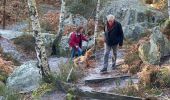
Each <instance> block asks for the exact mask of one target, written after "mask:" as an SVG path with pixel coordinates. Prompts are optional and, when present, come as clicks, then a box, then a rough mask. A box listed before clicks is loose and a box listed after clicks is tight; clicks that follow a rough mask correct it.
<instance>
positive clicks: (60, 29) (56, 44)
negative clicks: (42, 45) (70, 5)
mask: <svg viewBox="0 0 170 100" xmlns="http://www.w3.org/2000/svg"><path fill="white" fill-rule="evenodd" d="M64 13H65V1H64V0H61V12H60V18H59V21H60V22H59V25H58V32H57V36H56V39H55V40H54V42H53V47H52V49H53V50H52V51H53V53H52V54H54V55H55V54H56V53H60V50H59V48H56V47H59V43H60V42H61V38H62V34H63V32H64V18H65V17H64Z"/></svg>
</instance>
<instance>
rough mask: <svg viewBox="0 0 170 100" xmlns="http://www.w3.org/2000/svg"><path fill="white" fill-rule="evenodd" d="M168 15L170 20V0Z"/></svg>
mask: <svg viewBox="0 0 170 100" xmlns="http://www.w3.org/2000/svg"><path fill="white" fill-rule="evenodd" d="M168 14H169V19H170V0H168Z"/></svg>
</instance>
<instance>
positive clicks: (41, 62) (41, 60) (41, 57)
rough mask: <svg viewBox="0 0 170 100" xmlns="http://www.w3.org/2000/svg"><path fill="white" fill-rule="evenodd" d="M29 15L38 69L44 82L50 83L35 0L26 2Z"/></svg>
mask: <svg viewBox="0 0 170 100" xmlns="http://www.w3.org/2000/svg"><path fill="white" fill-rule="evenodd" d="M28 7H29V14H30V19H31V22H32V29H33V33H34V37H35V44H36V45H35V50H36V54H37V59H38V68H40V69H41V73H42V77H43V79H44V81H45V82H50V79H49V78H50V77H49V75H50V68H49V64H48V59H47V55H46V51H45V45H44V42H43V39H44V37H43V36H42V34H41V27H40V23H39V19H38V12H37V8H36V2H35V0H28Z"/></svg>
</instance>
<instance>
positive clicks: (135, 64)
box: [122, 46, 142, 74]
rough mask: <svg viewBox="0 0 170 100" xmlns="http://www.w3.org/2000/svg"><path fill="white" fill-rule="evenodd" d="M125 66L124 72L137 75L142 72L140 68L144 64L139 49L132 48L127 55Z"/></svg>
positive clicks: (123, 67)
mask: <svg viewBox="0 0 170 100" xmlns="http://www.w3.org/2000/svg"><path fill="white" fill-rule="evenodd" d="M132 47H133V46H132ZM125 64H126V66H122V69H123V70H124V72H129V73H131V74H136V73H137V72H139V71H140V70H141V67H140V66H141V64H142V61H141V59H140V57H139V54H138V50H137V47H133V48H131V49H130V51H129V52H128V53H127V54H126V55H125ZM125 67H126V68H125ZM125 69H126V70H125Z"/></svg>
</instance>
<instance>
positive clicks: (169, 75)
mask: <svg viewBox="0 0 170 100" xmlns="http://www.w3.org/2000/svg"><path fill="white" fill-rule="evenodd" d="M160 79H161V85H162V86H163V87H168V88H169V87H170V67H168V66H167V67H163V68H161V69H160Z"/></svg>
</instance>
